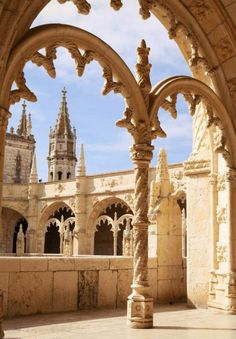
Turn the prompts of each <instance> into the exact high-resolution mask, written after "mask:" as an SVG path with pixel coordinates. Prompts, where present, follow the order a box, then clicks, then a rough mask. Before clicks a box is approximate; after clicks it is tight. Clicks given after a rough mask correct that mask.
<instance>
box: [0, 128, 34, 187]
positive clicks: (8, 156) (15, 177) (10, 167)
mask: <svg viewBox="0 0 236 339" xmlns="http://www.w3.org/2000/svg"><path fill="white" fill-rule="evenodd" d="M34 147H35V140H34V139H33V138H32V137H29V138H24V137H20V136H17V135H15V134H10V133H7V135H6V146H5V158H4V173H3V181H4V182H5V183H14V182H18V183H22V184H24V183H28V182H29V176H30V171H31V165H32V159H33V153H34ZM17 156H18V157H19V156H20V161H17ZM17 166H18V167H19V169H18V170H17Z"/></svg>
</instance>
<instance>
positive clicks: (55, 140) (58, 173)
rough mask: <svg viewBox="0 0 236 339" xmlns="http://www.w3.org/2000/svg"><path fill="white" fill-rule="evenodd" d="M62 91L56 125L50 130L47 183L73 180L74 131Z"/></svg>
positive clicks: (74, 162) (74, 156)
mask: <svg viewBox="0 0 236 339" xmlns="http://www.w3.org/2000/svg"><path fill="white" fill-rule="evenodd" d="M66 93H67V92H66V90H65V88H64V89H63V91H62V101H61V107H60V110H59V113H58V117H57V121H56V125H55V127H54V128H53V129H50V134H49V153H48V158H47V160H48V181H57V180H66V179H73V178H74V177H75V164H76V161H77V160H76V131H75V128H74V129H73V130H72V128H71V124H70V118H69V113H68V108H67V101H66Z"/></svg>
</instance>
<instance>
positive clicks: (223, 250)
mask: <svg viewBox="0 0 236 339" xmlns="http://www.w3.org/2000/svg"><path fill="white" fill-rule="evenodd" d="M216 257H217V261H218V262H226V261H227V258H228V250H227V245H225V244H221V243H219V242H218V243H217V246H216Z"/></svg>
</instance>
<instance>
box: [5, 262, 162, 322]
mask: <svg viewBox="0 0 236 339" xmlns="http://www.w3.org/2000/svg"><path fill="white" fill-rule="evenodd" d="M148 270H149V281H150V286H151V293H152V296H153V299H154V301H155V302H156V301H157V287H156V282H157V260H156V259H155V258H153V259H149V263H148ZM131 280H132V258H128V257H123V258H122V257H120V258H114V257H108V256H107V257H92V256H89V257H88V256H87V257H86V256H84V257H80V258H79V257H77V258H76V257H74V258H72V257H71V258H63V257H61V258H58V257H57V258H56V257H47V258H46V257H44V258H42V257H24V258H22V257H21V258H14V257H12V258H9V257H8V258H4V257H2V258H0V290H1V291H3V295H4V298H3V300H4V305H3V311H4V315H5V316H9V317H11V316H16V315H23V314H35V313H39V312H40V313H42V312H60V311H64V312H65V311H76V310H79V309H89V308H97V307H99V308H104V307H111V308H119V307H126V303H127V295H129V293H130V284H131Z"/></svg>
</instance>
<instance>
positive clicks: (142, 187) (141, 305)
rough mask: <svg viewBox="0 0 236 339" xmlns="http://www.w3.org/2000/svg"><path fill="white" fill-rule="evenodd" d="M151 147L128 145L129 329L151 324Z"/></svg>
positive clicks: (146, 326)
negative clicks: (131, 181) (131, 187)
mask: <svg viewBox="0 0 236 339" xmlns="http://www.w3.org/2000/svg"><path fill="white" fill-rule="evenodd" d="M152 151H153V146H151V145H148V144H135V145H133V147H132V148H131V155H132V161H133V163H134V173H135V199H134V220H133V242H134V243H133V245H134V258H133V283H132V285H131V288H132V293H131V295H130V296H129V297H128V312H127V321H128V324H129V325H130V327H133V328H151V327H153V298H152V297H151V295H150V287H149V284H148V216H147V214H148V170H149V163H150V161H151V159H152Z"/></svg>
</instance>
